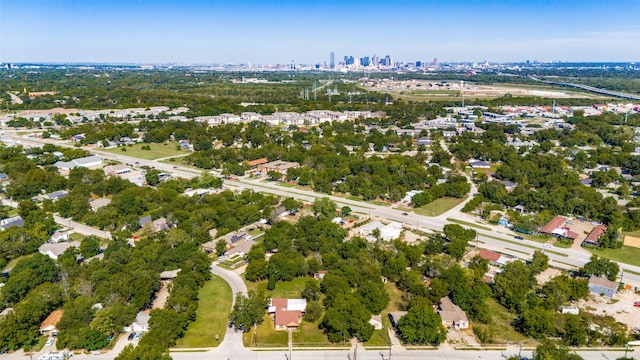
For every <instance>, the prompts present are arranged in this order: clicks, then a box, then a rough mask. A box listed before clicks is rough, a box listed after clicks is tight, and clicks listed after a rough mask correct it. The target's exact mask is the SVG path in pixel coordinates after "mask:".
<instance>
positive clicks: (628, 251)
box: [587, 246, 640, 266]
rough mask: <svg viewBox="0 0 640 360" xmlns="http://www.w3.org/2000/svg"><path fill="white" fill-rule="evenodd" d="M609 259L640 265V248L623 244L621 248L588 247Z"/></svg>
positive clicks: (592, 251) (593, 252) (594, 252)
mask: <svg viewBox="0 0 640 360" xmlns="http://www.w3.org/2000/svg"><path fill="white" fill-rule="evenodd" d="M587 250H589V251H591V253H592V254H596V255H598V256H601V257H603V258H607V259H609V260H614V261H618V262H622V263H625V264H629V265H635V266H640V249H638V248H634V247H631V246H622V247H621V248H620V249H587Z"/></svg>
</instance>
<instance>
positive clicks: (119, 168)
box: [102, 164, 133, 175]
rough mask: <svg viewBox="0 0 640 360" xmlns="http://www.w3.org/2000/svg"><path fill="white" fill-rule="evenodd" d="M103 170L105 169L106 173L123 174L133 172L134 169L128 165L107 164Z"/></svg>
mask: <svg viewBox="0 0 640 360" xmlns="http://www.w3.org/2000/svg"><path fill="white" fill-rule="evenodd" d="M102 171H104V173H105V174H106V175H122V174H127V173H130V172H132V171H133V169H132V168H131V167H130V166H128V165H124V164H117V165H109V166H105V167H104V169H102Z"/></svg>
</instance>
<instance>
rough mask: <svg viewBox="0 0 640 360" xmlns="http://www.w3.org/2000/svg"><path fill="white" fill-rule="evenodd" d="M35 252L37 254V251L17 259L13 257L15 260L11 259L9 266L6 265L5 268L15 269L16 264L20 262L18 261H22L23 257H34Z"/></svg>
mask: <svg viewBox="0 0 640 360" xmlns="http://www.w3.org/2000/svg"><path fill="white" fill-rule="evenodd" d="M35 254H36V253H33V254H29V255H25V256H20V257H19V258H15V259H13V260H11V261H9V263H8V264H7V266H5V268H4V269H5V270H6V269H13V268H14V267H15V266H16V264H17V263H18V261H20V260H22V259H28V258H30V257H32V256H33V255H35Z"/></svg>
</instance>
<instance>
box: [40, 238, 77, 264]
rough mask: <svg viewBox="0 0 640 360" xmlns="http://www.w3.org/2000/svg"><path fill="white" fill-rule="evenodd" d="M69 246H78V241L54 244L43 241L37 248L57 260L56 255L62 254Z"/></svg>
mask: <svg viewBox="0 0 640 360" xmlns="http://www.w3.org/2000/svg"><path fill="white" fill-rule="evenodd" d="M71 247H77V248H79V247H80V242H79V241H71V242H61V243H56V244H50V243H44V244H42V245H41V246H40V247H39V248H38V251H39V252H40V254H43V255H47V256H48V257H50V258H52V259H53V260H58V257H60V255H62V254H63V253H64V252H65V251H67V249H69V248H71Z"/></svg>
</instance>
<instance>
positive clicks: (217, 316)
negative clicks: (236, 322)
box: [176, 275, 233, 348]
mask: <svg viewBox="0 0 640 360" xmlns="http://www.w3.org/2000/svg"><path fill="white" fill-rule="evenodd" d="M232 296H233V295H232V294H231V287H229V284H227V282H226V281H224V280H223V279H222V278H220V277H218V276H215V275H214V276H213V278H212V279H211V280H209V281H207V283H205V284H204V286H203V287H202V289H200V292H199V293H198V298H199V302H198V311H197V313H196V320H195V321H194V322H192V323H191V324H189V327H188V328H187V332H186V333H185V335H184V337H183V338H182V339H178V341H177V343H176V347H178V348H202V347H215V346H218V345H219V344H220V342H222V340H223V338H224V333H225V331H226V328H227V323H228V321H229V313H230V312H231V300H232ZM216 334H218V335H219V340H218V341H216V339H215V336H216Z"/></svg>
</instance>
